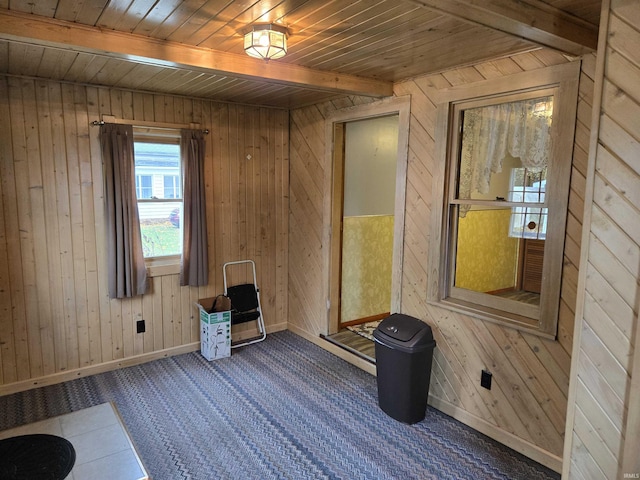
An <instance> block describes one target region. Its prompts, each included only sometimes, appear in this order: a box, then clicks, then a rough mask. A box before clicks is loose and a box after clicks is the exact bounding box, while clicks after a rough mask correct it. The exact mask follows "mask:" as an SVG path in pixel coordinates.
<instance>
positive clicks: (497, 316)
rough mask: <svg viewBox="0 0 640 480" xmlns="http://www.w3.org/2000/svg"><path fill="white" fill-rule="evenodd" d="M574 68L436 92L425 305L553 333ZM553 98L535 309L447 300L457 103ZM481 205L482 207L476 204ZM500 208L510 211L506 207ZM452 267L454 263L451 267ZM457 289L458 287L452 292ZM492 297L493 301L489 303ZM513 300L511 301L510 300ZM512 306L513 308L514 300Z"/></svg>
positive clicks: (483, 299)
mask: <svg viewBox="0 0 640 480" xmlns="http://www.w3.org/2000/svg"><path fill="white" fill-rule="evenodd" d="M579 72H580V65H579V62H572V63H568V64H563V65H556V66H553V67H547V68H544V69H539V70H535V71H533V72H524V73H520V74H516V75H511V76H508V77H504V78H501V79H496V80H491V81H484V82H478V83H475V84H471V85H464V86H459V87H452V88H450V89H447V90H444V91H442V92H441V93H442V96H441V97H440V98H441V100H442V101H441V102H440V103H438V105H437V107H438V114H437V123H436V139H435V140H436V158H435V160H434V165H435V167H434V171H433V172H432V173H433V199H434V200H433V204H432V205H433V208H432V226H431V236H430V246H429V257H428V258H429V260H428V261H429V269H428V270H429V272H430V278H429V279H428V289H427V301H428V302H429V303H430V304H433V305H437V306H438V307H442V308H446V309H449V310H454V311H458V312H462V313H465V314H467V315H469V316H472V317H476V318H479V319H482V320H487V321H491V322H495V323H499V324H502V325H507V326H510V327H513V328H516V329H519V330H525V331H528V332H531V333H535V334H538V335H540V336H544V337H547V338H555V336H556V334H557V324H558V312H559V303H560V286H561V279H562V265H563V255H564V238H565V224H566V216H567V207H568V197H569V187H570V175H571V163H572V157H573V138H574V130H575V122H576V104H577V93H578V79H579ZM548 92H551V94H552V95H553V97H554V111H553V127H552V131H551V135H552V137H551V142H552V146H551V156H550V157H551V158H550V161H549V166H548V180H547V192H546V198H545V203H546V204H547V205H549V204H553V205H554V210H553V212H552V213H551V215H550V218H549V219H548V222H549V223H548V229H549V231H548V233H547V237H546V241H545V251H544V267H543V281H542V287H541V293H540V306H539V307H536V308H528V307H526V306H525V307H523V305H524V304H521V303H519V302H518V304H517V308H515V309H514V308H513V305H511V304H510V302H504V301H503V300H504V299H501V298H499V297H493V296H491V295H489V294H486V293H479V292H472V291H470V290H465V291H464V292H459V291H455V292H453V294H452V289H453V288H455V287H452V285H451V283H452V282H451V277H452V273H451V267H452V265H451V262H450V260H449V259H450V258H455V255H453V254H452V248H455V247H453V246H452V241H453V240H454V239H455V225H456V224H457V222H453V221H452V211H457V210H456V209H455V208H452V205H454V204H455V202H451V199H452V195H451V194H450V192H451V190H452V189H454V188H455V182H454V183H452V182H451V179H452V178H454V177H456V176H455V175H453V174H452V170H451V169H452V168H457V161H458V149H459V137H460V133H461V131H460V128H461V123H460V116H461V115H460V111H461V108H460V107H461V105H466V106H467V107H469V108H470V106H473V105H474V104H475V105H487V104H491V103H502V102H504V101H512V99H513V100H518V99H521V98H522V97H523V96H524V97H526V96H527V95H529V96H530V97H531V96H545V94H546V95H548V94H549V93H548ZM480 202H482V201H480ZM505 203H506V205H505V206H510V205H509V202H505ZM454 266H455V265H454ZM458 290H463V289H458ZM490 297H493V298H490ZM511 302H512V301H511ZM514 303H515V302H514Z"/></svg>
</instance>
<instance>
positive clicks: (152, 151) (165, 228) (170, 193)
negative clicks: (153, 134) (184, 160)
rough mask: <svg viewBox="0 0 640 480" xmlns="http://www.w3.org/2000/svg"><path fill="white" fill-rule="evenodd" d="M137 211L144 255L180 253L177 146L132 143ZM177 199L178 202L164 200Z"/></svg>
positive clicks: (180, 224) (180, 193)
mask: <svg viewBox="0 0 640 480" xmlns="http://www.w3.org/2000/svg"><path fill="white" fill-rule="evenodd" d="M134 153H135V172H136V191H137V193H138V200H139V201H138V214H139V217H140V232H141V234H142V250H143V253H144V256H145V258H148V257H160V256H167V255H180V254H181V252H182V222H181V219H182V191H181V188H180V186H181V178H180V146H179V145H177V144H167V143H148V142H140V141H138V142H134ZM167 200H177V201H167Z"/></svg>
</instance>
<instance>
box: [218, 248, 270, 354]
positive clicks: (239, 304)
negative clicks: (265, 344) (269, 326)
mask: <svg viewBox="0 0 640 480" xmlns="http://www.w3.org/2000/svg"><path fill="white" fill-rule="evenodd" d="M244 264H251V271H252V273H253V283H242V284H239V285H233V286H229V285H227V267H229V266H232V265H244ZM222 270H223V271H222V275H223V278H224V294H225V295H226V296H227V297H229V299H230V300H231V325H237V324H240V323H246V322H253V321H255V322H256V323H257V326H258V331H259V332H260V336H259V337H256V338H252V339H249V340H247V341H246V342H242V343H236V344H232V345H231V348H236V347H242V346H244V345H250V344H252V343H257V342H261V341H263V340H264V339H265V338H267V331H266V329H265V327H264V318H263V317H262V307H261V305H260V289H259V288H258V285H257V282H256V264H255V263H254V261H253V260H239V261H237V262H227V263H225V264H224V265H223V268H222Z"/></svg>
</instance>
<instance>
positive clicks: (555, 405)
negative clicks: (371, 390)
mask: <svg viewBox="0 0 640 480" xmlns="http://www.w3.org/2000/svg"><path fill="white" fill-rule="evenodd" d="M566 61H567V59H566V58H564V57H563V56H562V55H559V54H557V53H555V52H552V51H549V50H538V51H534V52H531V53H526V54H521V55H516V56H513V57H509V58H503V59H501V60H497V61H493V62H487V63H482V64H478V65H475V66H471V67H467V68H461V69H457V70H451V71H447V72H445V73H442V74H439V75H434V76H425V77H420V78H416V79H413V80H411V81H406V82H402V83H399V84H396V85H395V89H394V91H395V94H396V95H411V125H410V137H409V166H408V181H407V198H406V225H405V232H404V262H403V272H402V281H403V284H402V312H404V313H407V314H410V315H413V316H416V317H418V318H421V319H423V320H425V321H427V322H428V323H429V324H431V325H432V327H434V335H435V337H436V341H437V345H438V346H437V348H436V351H435V358H434V369H433V375H432V381H431V388H430V396H431V398H430V402H431V404H432V405H434V406H436V407H438V408H440V409H442V410H444V411H445V412H447V413H449V414H451V415H453V416H455V417H457V418H459V419H460V420H462V421H464V422H465V423H468V424H470V425H472V426H474V427H475V428H478V429H480V430H482V431H484V432H485V433H487V434H490V435H491V436H493V437H494V438H498V439H499V440H501V441H504V442H505V443H509V444H510V445H511V446H512V447H514V448H518V449H519V450H521V451H523V452H524V453H526V454H527V455H530V456H531V457H532V458H535V459H537V460H538V461H542V462H544V463H546V464H548V465H549V466H551V467H552V468H555V469H556V470H559V469H560V468H561V460H560V458H561V456H562V449H563V440H564V430H565V414H566V407H567V392H568V386H569V370H570V353H571V348H572V342H573V322H574V311H575V301H576V286H577V278H578V263H579V259H580V240H581V237H580V234H581V225H582V211H583V205H584V203H583V198H584V184H585V176H586V164H587V152H588V145H589V125H590V117H591V102H592V91H593V70H594V63H595V62H594V58H589V59H587V60H586V61H585V62H584V67H583V74H582V78H581V90H580V99H579V102H580V105H579V109H578V119H577V134H576V142H575V154H574V159H573V171H572V180H571V195H570V201H569V210H570V214H569V219H568V227H567V237H566V248H565V260H564V270H563V287H562V306H561V309H560V320H559V331H558V339H557V341H548V340H544V339H541V338H540V337H537V336H534V335H530V334H524V333H521V332H518V331H516V330H513V329H509V328H504V327H501V326H498V325H495V324H492V323H488V322H482V321H479V320H475V319H473V318H471V317H468V316H466V315H463V314H458V313H455V312H451V311H448V310H441V309H438V308H436V307H434V306H431V305H427V303H426V288H427V278H428V265H427V252H428V247H429V230H430V218H431V214H430V209H431V204H432V202H433V200H432V198H431V187H432V177H431V173H430V172H431V170H432V168H433V158H434V147H435V146H434V140H433V139H434V132H435V119H436V109H435V100H434V98H435V96H437V91H438V89H440V88H446V87H449V86H452V85H460V84H467V83H471V82H475V81H480V80H485V79H491V78H498V77H501V76H504V75H509V74H513V73H518V72H522V71H526V70H534V69H537V68H541V67H545V66H550V65H554V64H558V63H564V62H566ZM334 108H336V106H335V105H329V104H324V105H323V106H313V107H309V108H305V109H300V110H294V111H293V112H292V113H291V146H292V148H291V244H290V250H289V252H290V257H291V259H292V262H291V265H292V268H291V269H290V285H289V286H290V298H289V302H290V303H289V309H290V312H291V316H290V319H289V328H290V329H294V330H299V331H303V332H306V333H308V335H309V336H310V337H312V336H316V337H317V336H318V334H320V333H326V313H325V312H326V302H325V299H323V298H322V292H323V286H322V274H321V270H322V254H323V252H322V249H323V245H322V243H321V239H322V236H321V232H322V224H321V222H322V218H323V213H322V208H323V203H322V199H323V197H324V196H325V195H328V192H324V191H323V190H322V188H323V184H322V177H323V175H324V172H323V158H324V148H325V146H324V141H323V138H324V137H323V132H324V118H325V117H326V115H327V113H328V112H327V111H329V110H331V109H334ZM299 264H302V265H304V268H303V269H301V270H299V269H298V268H293V265H296V266H297V265H299ZM483 367H487V368H489V369H490V370H491V371H492V372H493V378H494V383H493V388H492V390H491V391H489V390H486V389H484V388H481V387H480V370H481V368H483ZM514 439H515V440H517V441H516V442H514Z"/></svg>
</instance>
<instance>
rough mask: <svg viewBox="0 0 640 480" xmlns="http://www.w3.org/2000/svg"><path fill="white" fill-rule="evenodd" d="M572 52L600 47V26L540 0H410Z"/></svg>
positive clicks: (593, 49)
mask: <svg viewBox="0 0 640 480" xmlns="http://www.w3.org/2000/svg"><path fill="white" fill-rule="evenodd" d="M408 1H410V2H412V3H414V4H418V5H421V6H423V7H426V8H428V9H431V10H436V11H439V12H441V13H445V14H447V15H451V16H453V17H455V18H457V19H460V20H464V21H467V22H469V23H473V24H475V25H482V26H485V27H489V28H492V29H494V30H499V31H501V32H504V33H509V34H511V35H515V36H518V37H520V38H523V39H525V40H529V41H531V42H534V43H537V44H539V45H543V46H545V47H549V48H553V49H555V50H559V51H561V52H565V53H569V54H572V55H578V56H579V55H584V54H586V53H589V52H593V51H595V50H596V49H597V47H598V26H597V25H591V24H590V23H587V22H585V21H584V20H581V19H579V18H577V17H575V16H573V15H570V14H568V13H566V12H563V11H561V10H559V9H557V8H554V7H552V6H550V5H548V4H546V3H543V2H541V1H539V0H408Z"/></svg>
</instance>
